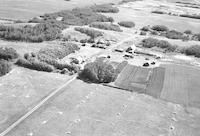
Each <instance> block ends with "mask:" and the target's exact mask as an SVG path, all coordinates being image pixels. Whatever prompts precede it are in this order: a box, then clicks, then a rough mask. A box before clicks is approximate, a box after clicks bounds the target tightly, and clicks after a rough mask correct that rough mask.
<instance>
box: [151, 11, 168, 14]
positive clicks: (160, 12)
mask: <svg viewBox="0 0 200 136" xmlns="http://www.w3.org/2000/svg"><path fill="white" fill-rule="evenodd" d="M151 13H155V14H165V13H164V12H163V11H152V12H151Z"/></svg>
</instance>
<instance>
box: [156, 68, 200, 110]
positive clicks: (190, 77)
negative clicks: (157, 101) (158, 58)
mask: <svg viewBox="0 0 200 136" xmlns="http://www.w3.org/2000/svg"><path fill="white" fill-rule="evenodd" d="M163 67H165V68H166V73H165V79H164V86H163V90H162V93H161V96H160V97H161V98H162V99H165V100H167V101H171V102H175V103H179V104H183V105H185V106H192V107H198V108H200V99H199V97H200V91H199V88H200V84H199V82H198V81H199V79H200V71H199V69H197V68H195V67H191V66H184V65H176V64H172V65H164V66H163Z"/></svg>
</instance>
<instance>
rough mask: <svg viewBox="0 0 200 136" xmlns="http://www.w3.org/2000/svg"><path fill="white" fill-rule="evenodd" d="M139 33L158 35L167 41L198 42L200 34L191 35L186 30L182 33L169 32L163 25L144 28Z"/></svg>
mask: <svg viewBox="0 0 200 136" xmlns="http://www.w3.org/2000/svg"><path fill="white" fill-rule="evenodd" d="M141 31H145V32H150V33H151V34H153V35H160V36H164V37H166V38H169V39H181V40H183V41H188V40H198V41H200V34H193V33H192V31H191V30H186V31H184V32H183V33H182V32H179V31H177V30H169V28H168V27H166V26H164V25H155V26H152V27H149V26H145V27H143V28H141Z"/></svg>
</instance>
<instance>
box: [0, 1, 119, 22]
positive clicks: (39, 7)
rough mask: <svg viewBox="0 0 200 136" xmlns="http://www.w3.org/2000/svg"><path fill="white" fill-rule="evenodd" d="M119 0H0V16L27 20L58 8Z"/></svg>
mask: <svg viewBox="0 0 200 136" xmlns="http://www.w3.org/2000/svg"><path fill="white" fill-rule="evenodd" d="M119 1H120V0H89V1H87V2H85V1H81V0H71V1H65V0H34V1H30V0H29V1H28V2H27V0H1V1H0V17H1V18H6V19H13V20H17V19H20V20H29V19H30V18H33V17H35V16H39V15H42V14H45V13H52V12H56V11H60V10H71V9H73V8H76V7H85V6H90V5H94V4H103V3H109V2H116V3H117V2H119Z"/></svg>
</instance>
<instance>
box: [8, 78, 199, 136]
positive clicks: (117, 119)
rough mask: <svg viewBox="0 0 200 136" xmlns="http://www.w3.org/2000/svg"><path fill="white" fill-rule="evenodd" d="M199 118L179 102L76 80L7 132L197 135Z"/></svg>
mask: <svg viewBox="0 0 200 136" xmlns="http://www.w3.org/2000/svg"><path fill="white" fill-rule="evenodd" d="M174 113H176V115H174ZM173 119H174V120H177V121H173ZM199 121H200V118H199V116H198V115H193V116H189V115H188V114H187V113H186V112H185V111H184V109H183V108H182V107H178V106H177V105H174V104H170V103H167V102H164V101H161V100H158V99H153V98H151V97H148V96H145V95H140V94H136V93H131V92H125V91H123V90H118V89H114V88H109V87H105V86H102V85H96V84H87V83H84V82H82V81H79V80H76V81H74V82H73V83H72V84H71V85H70V86H68V87H67V88H66V89H64V90H63V92H62V93H61V94H60V95H58V96H57V97H55V99H53V100H52V101H50V102H49V103H48V104H46V105H44V106H43V107H42V108H41V109H40V110H38V111H37V112H35V113H34V114H33V115H32V116H30V117H29V118H28V119H27V120H25V121H24V122H23V123H22V124H20V125H19V126H18V127H17V129H14V130H13V131H12V132H11V133H9V134H8V136H22V135H28V136H30V135H36V136H58V135H62V136H63V135H74V136H83V135H84V136H86V135H87V136H102V135H103V136H116V135H126V136H132V135H135V136H141V135H147V136H149V135H169V134H176V135H181V136H188V135H194V136H198V135H199V134H200V126H199V123H200V122H199ZM172 127H173V129H170V128H172Z"/></svg>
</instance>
